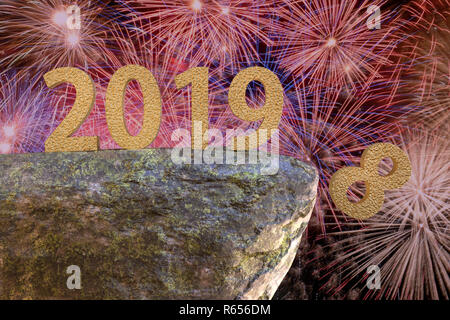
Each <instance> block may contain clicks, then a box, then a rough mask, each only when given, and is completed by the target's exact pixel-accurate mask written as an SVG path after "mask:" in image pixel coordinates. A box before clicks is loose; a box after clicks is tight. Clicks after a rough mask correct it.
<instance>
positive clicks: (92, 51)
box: [0, 0, 108, 73]
mask: <svg viewBox="0 0 450 320" xmlns="http://www.w3.org/2000/svg"><path fill="white" fill-rule="evenodd" d="M71 6H72V8H73V10H74V13H73V15H72V14H71V13H70V12H69V9H70V7H71ZM75 6H76V7H75ZM78 10H79V11H78ZM0 12H1V13H2V19H1V20H0V42H1V43H2V48H1V50H2V51H1V52H0V66H3V67H11V66H14V67H23V68H27V69H28V68H30V67H31V68H33V70H34V72H40V73H45V72H46V71H49V70H51V69H54V68H57V67H61V66H64V67H67V66H76V65H78V64H81V65H85V64H87V63H88V62H92V61H94V60H97V59H99V58H100V57H99V48H101V47H103V46H104V45H105V39H106V38H107V37H106V34H107V33H106V27H105V23H107V20H108V18H107V17H105V16H103V15H104V14H105V5H104V4H103V3H100V2H97V1H95V2H92V1H89V0H78V1H66V0H43V1H26V0H4V1H2V2H1V3H0ZM78 13H79V16H78ZM75 15H76V16H75ZM78 18H79V20H77V19H78ZM71 19H75V20H74V21H73V22H72V20H71ZM77 21H78V22H79V24H78V22H77ZM69 22H70V23H69Z"/></svg>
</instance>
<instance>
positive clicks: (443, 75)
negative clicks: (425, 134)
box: [400, 1, 450, 128]
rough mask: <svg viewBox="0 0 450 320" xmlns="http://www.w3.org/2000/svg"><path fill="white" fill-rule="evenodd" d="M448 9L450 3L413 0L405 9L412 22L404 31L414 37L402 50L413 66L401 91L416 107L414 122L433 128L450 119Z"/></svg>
mask: <svg viewBox="0 0 450 320" xmlns="http://www.w3.org/2000/svg"><path fill="white" fill-rule="evenodd" d="M444 2H445V3H446V5H445V4H444ZM449 8H450V2H449V1H442V2H440V1H436V2H434V3H432V2H430V1H420V2H419V1H413V2H412V3H410V4H408V6H406V7H405V8H404V11H405V12H406V16H407V19H408V21H410V23H409V24H406V25H405V32H408V33H410V34H412V36H411V37H409V38H408V39H407V41H406V42H405V44H404V45H403V46H401V48H400V49H401V52H402V53H403V55H404V56H405V57H406V60H407V61H408V63H409V64H410V65H411V67H410V68H408V70H407V72H406V74H405V76H404V77H403V82H404V85H403V88H402V90H403V91H404V92H405V93H406V94H405V95H407V96H408V97H409V99H410V103H411V104H413V105H415V106H416V112H415V113H414V114H413V117H412V120H413V121H417V120H419V121H420V122H421V123H424V124H425V125H427V126H429V127H430V128H434V127H436V126H441V125H448V122H449V120H450V119H449V114H450V111H449V108H448V106H449V105H450V9H449ZM424 13H425V14H424Z"/></svg>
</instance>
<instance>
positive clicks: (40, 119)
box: [0, 72, 53, 153]
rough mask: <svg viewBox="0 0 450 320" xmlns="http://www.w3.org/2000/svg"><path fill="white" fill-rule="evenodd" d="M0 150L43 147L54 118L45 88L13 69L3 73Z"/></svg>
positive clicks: (0, 88)
mask: <svg viewBox="0 0 450 320" xmlns="http://www.w3.org/2000/svg"><path fill="white" fill-rule="evenodd" d="M0 80H1V83H0V153H29V152H42V151H44V141H45V139H46V138H47V137H48V135H49V134H50V130H51V129H52V124H53V120H52V118H51V112H49V110H48V107H47V106H48V105H49V97H48V95H47V94H46V93H45V91H44V88H42V87H40V88H34V87H33V83H34V80H33V79H27V80H25V79H24V78H23V77H22V78H19V77H18V76H17V74H16V73H14V72H7V73H4V74H0Z"/></svg>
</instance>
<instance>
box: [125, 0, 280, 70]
mask: <svg viewBox="0 0 450 320" xmlns="http://www.w3.org/2000/svg"><path fill="white" fill-rule="evenodd" d="M136 2H137V5H136V7H135V8H136V9H137V12H136V13H133V14H131V15H130V18H131V19H132V21H140V22H143V21H144V22H146V23H145V24H143V31H144V32H145V33H148V34H150V35H151V36H152V37H153V38H154V39H157V41H158V42H159V43H161V44H162V45H163V47H164V49H165V51H166V52H167V53H168V54H169V55H170V56H174V57H175V56H176V57H179V58H180V59H181V60H186V59H188V60H189V61H190V62H191V65H194V66H196V65H199V64H206V65H215V66H216V67H218V68H225V67H226V66H230V65H231V66H236V65H238V64H239V62H254V61H255V60H257V56H258V45H256V43H257V41H261V42H262V43H264V44H266V45H270V44H271V40H270V39H269V37H268V34H267V28H268V26H269V25H270V24H271V23H272V20H271V19H270V18H269V17H268V14H269V13H270V12H271V11H272V9H273V6H272V3H273V1H253V0H223V1H222V0H218V1H215V0H187V1H186V0H174V1H160V0H138V1H136ZM126 10H128V8H127V9H126Z"/></svg>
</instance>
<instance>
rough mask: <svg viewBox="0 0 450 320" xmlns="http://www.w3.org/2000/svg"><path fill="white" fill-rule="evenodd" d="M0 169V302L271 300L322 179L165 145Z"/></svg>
mask: <svg viewBox="0 0 450 320" xmlns="http://www.w3.org/2000/svg"><path fill="white" fill-rule="evenodd" d="M0 172H1V175H0V298H2V299H88V298H91V299H270V298H271V297H272V296H273V294H274V293H275V291H276V289H277V287H278V285H279V284H280V282H281V280H282V279H283V277H284V276H285V274H286V273H287V271H288V269H289V267H290V266H291V264H292V261H293V259H294V257H295V254H296V252H297V249H298V246H299V242H300V239H301V235H302V232H303V230H304V229H305V227H306V225H307V223H308V220H309V217H310V214H311V210H312V208H313V206H314V202H315V197H316V188H317V179H318V178H317V173H316V172H315V170H314V169H313V167H311V166H309V165H307V164H305V163H303V162H300V161H298V160H295V159H291V158H287V157H280V164H279V171H278V173H277V174H276V175H262V174H261V165H258V164H253V165H248V164H247V165H226V164H222V165H220V164H213V165H205V164H202V165H186V164H179V165H177V164H174V163H173V162H172V160H171V156H170V150H163V149H159V150H140V151H123V150H122V151H117V150H115V151H100V152H90V153H88V152H87V153H81V152H80V153H43V154H26V155H2V156H0ZM72 265H75V266H79V268H80V272H81V277H80V279H81V289H79V290H78V289H73V290H70V289H68V287H67V279H68V277H70V274H67V272H66V271H67V268H68V267H69V266H72Z"/></svg>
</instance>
